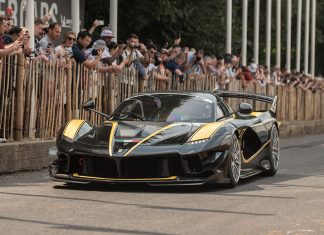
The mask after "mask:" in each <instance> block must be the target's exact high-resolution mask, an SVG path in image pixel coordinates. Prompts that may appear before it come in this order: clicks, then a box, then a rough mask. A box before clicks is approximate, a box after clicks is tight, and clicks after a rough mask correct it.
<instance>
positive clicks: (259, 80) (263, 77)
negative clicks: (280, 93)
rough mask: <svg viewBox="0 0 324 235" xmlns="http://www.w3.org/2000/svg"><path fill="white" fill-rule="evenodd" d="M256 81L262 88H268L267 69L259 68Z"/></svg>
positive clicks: (260, 66)
mask: <svg viewBox="0 0 324 235" xmlns="http://www.w3.org/2000/svg"><path fill="white" fill-rule="evenodd" d="M256 80H257V83H258V85H259V86H260V87H262V88H264V87H265V86H266V83H267V78H266V75H265V68H264V66H262V65H259V66H258V70H257V72H256Z"/></svg>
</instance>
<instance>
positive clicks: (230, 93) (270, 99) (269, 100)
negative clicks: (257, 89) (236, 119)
mask: <svg viewBox="0 0 324 235" xmlns="http://www.w3.org/2000/svg"><path fill="white" fill-rule="evenodd" d="M214 92H215V94H216V95H218V96H219V97H222V98H226V97H228V98H244V99H250V100H257V101H261V102H265V103H269V104H271V108H270V110H271V111H272V112H274V113H276V110H277V99H278V98H277V96H266V95H261V94H253V93H246V92H236V91H220V90H217V91H215V90H214Z"/></svg>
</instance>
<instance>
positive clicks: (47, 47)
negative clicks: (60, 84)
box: [39, 23, 62, 59]
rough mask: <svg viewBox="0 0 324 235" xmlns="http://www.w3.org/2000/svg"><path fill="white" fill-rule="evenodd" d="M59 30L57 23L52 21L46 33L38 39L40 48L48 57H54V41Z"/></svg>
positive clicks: (57, 36) (59, 33)
mask: <svg viewBox="0 0 324 235" xmlns="http://www.w3.org/2000/svg"><path fill="white" fill-rule="evenodd" d="M61 30H62V29H61V25H60V24H59V23H52V24H50V25H49V27H48V33H47V34H46V35H45V36H44V37H42V39H41V40H40V41H39V45H40V48H42V51H43V52H44V53H45V55H46V56H47V57H49V58H50V59H55V56H54V43H55V42H56V41H57V40H58V39H59V38H60V36H61Z"/></svg>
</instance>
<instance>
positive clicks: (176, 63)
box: [0, 8, 324, 92]
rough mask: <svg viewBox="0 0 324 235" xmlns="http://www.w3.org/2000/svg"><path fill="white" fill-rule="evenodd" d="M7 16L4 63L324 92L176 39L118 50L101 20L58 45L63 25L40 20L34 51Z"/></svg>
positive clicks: (2, 20) (1, 33) (0, 34)
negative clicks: (18, 59)
mask: <svg viewBox="0 0 324 235" xmlns="http://www.w3.org/2000/svg"><path fill="white" fill-rule="evenodd" d="M5 12H6V15H5V16H1V15H0V59H1V57H3V56H6V55H9V54H15V53H16V54H17V53H23V54H24V55H25V56H26V57H28V58H31V59H33V60H41V61H44V62H49V63H51V62H56V63H58V65H59V66H62V67H67V68H68V67H70V66H71V63H72V62H75V63H79V64H83V65H84V66H85V67H86V68H88V69H96V70H97V71H98V72H101V73H119V72H121V71H122V69H123V67H124V66H127V67H133V68H136V69H137V71H138V73H139V77H140V78H142V79H144V80H147V79H150V78H155V79H157V80H161V81H165V82H168V81H169V80H170V79H172V78H174V77H178V78H179V80H180V82H181V81H183V80H184V79H204V78H206V76H216V77H217V81H218V83H217V87H216V89H225V88H226V85H227V84H229V83H231V82H233V81H235V80H240V81H241V82H242V86H243V88H246V87H248V86H250V85H251V86H259V87H265V85H266V84H267V83H272V84H275V85H283V86H286V87H287V88H288V89H290V88H291V87H300V88H301V89H304V90H308V89H310V90H312V91H313V92H315V91H317V90H321V91H323V90H324V86H323V81H322V79H316V78H314V77H312V76H310V75H308V74H303V73H300V72H297V71H292V72H287V71H285V70H283V69H280V68H279V67H275V68H274V69H273V70H270V68H268V67H267V66H263V65H257V64H256V63H254V62H253V61H252V62H251V63H250V64H249V65H247V66H241V63H240V56H239V55H234V54H225V55H222V56H221V55H217V56H215V55H213V54H211V53H205V52H204V51H203V50H202V49H195V48H190V47H188V46H184V45H182V44H181V37H178V38H176V39H175V40H174V43H173V44H172V46H170V47H167V46H165V47H163V48H161V49H160V48H158V47H157V46H156V44H155V43H154V42H153V41H152V40H147V41H146V42H141V41H140V40H139V37H138V36H137V35H136V34H130V35H129V37H128V38H127V40H126V41H125V43H120V44H117V43H116V42H114V41H113V38H114V37H115V36H114V34H113V32H112V31H111V29H110V28H109V27H103V26H101V27H99V25H100V22H99V21H97V20H95V21H94V22H93V24H92V27H91V28H90V29H89V30H85V29H84V30H81V31H80V32H73V31H68V32H65V33H64V35H63V41H62V42H60V38H61V33H62V28H61V25H60V24H59V23H56V22H51V15H50V14H47V15H45V16H44V17H42V18H36V19H35V21H34V36H35V42H34V45H35V47H34V48H30V46H29V44H30V43H29V40H30V37H29V32H28V29H26V28H24V27H23V28H21V27H18V26H15V25H14V23H13V20H12V9H10V8H7V9H6V11H5ZM95 30H99V31H100V38H99V39H96V40H94V38H93V36H92V33H93V32H94V31H95Z"/></svg>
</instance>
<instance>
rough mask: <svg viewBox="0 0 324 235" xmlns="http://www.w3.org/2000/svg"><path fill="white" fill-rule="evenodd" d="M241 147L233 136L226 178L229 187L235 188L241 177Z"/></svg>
mask: <svg viewBox="0 0 324 235" xmlns="http://www.w3.org/2000/svg"><path fill="white" fill-rule="evenodd" d="M241 160H242V156H241V146H240V143H239V141H238V139H237V137H236V135H235V134H234V135H233V136H232V140H231V146H230V150H229V164H228V177H229V180H230V183H229V186H230V187H233V188H234V187H235V186H236V185H237V183H238V182H239V180H240V177H241Z"/></svg>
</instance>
